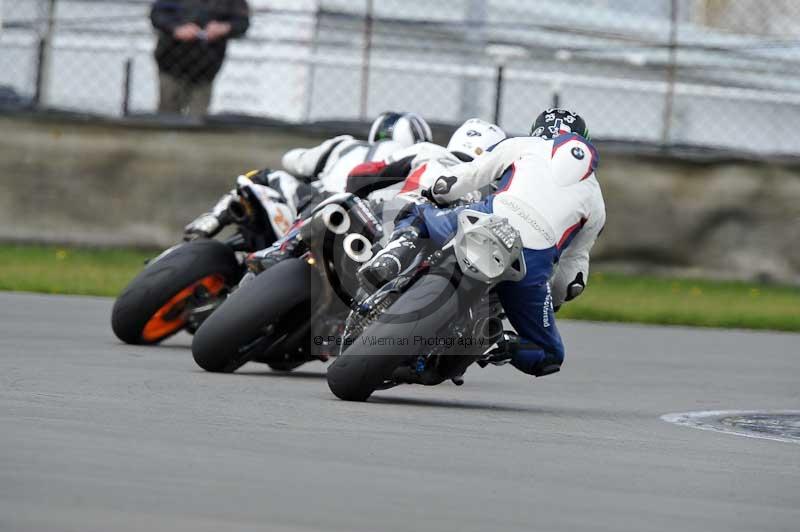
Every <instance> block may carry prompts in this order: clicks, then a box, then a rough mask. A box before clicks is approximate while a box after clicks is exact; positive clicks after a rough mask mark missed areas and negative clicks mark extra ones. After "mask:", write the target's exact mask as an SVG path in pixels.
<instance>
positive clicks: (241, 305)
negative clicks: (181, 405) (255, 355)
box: [192, 259, 316, 373]
mask: <svg viewBox="0 0 800 532" xmlns="http://www.w3.org/2000/svg"><path fill="white" fill-rule="evenodd" d="M315 279H316V273H315V272H314V270H313V269H312V268H311V267H310V266H309V265H308V264H307V263H306V262H305V261H303V260H300V259H290V260H285V261H283V262H280V263H278V264H276V265H275V266H273V267H271V268H269V269H268V270H267V271H265V272H263V273H262V274H260V275H258V276H257V277H256V278H255V279H253V280H251V281H250V282H249V283H247V284H246V285H245V286H243V287H242V288H241V289H239V290H237V291H236V292H234V293H233V294H232V295H231V296H230V297H229V298H228V299H227V300H225V302H224V303H223V304H222V305H221V306H220V307H219V308H218V309H217V310H216V311H215V312H214V313H213V314H212V315H211V317H209V318H208V319H207V320H206V321H205V322H203V324H202V325H201V326H200V329H198V330H197V333H195V336H194V339H193V340H192V355H193V356H194V360H195V362H197V365H198V366H200V367H201V368H203V369H204V370H206V371H211V372H215V373H231V372H233V371H236V370H237V369H239V367H241V366H242V365H243V364H244V363H245V362H247V361H248V360H247V359H246V358H245V359H243V358H242V349H243V348H244V347H245V346H248V345H250V344H252V343H253V342H254V341H256V340H258V338H259V337H260V336H262V335H263V334H264V329H265V328H266V327H267V326H269V325H276V326H278V328H279V329H287V331H286V332H290V331H288V329H290V328H292V326H293V325H291V324H301V323H308V320H309V319H310V316H311V298H312V293H314V290H315V286H316V284H315V282H314V281H315Z"/></svg>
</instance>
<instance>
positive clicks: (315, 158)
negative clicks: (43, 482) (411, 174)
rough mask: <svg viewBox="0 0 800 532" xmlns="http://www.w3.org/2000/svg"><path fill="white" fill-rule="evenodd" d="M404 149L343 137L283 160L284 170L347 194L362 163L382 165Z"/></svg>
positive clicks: (395, 144)
mask: <svg viewBox="0 0 800 532" xmlns="http://www.w3.org/2000/svg"><path fill="white" fill-rule="evenodd" d="M402 148H403V145H402V144H400V143H398V142H395V141H393V140H384V141H379V142H375V143H372V144H370V143H369V142H366V141H361V140H356V139H354V138H353V137H351V136H350V135H342V136H339V137H334V138H332V139H329V140H326V141H325V142H323V143H322V144H320V145H319V146H316V147H314V148H308V149H305V148H298V149H295V150H292V151H290V152H288V153H286V155H284V156H283V167H284V169H285V170H286V171H287V172H289V173H290V174H292V175H294V176H295V177H297V178H300V179H305V180H312V179H317V180H319V184H318V185H316V186H319V187H320V188H321V189H322V190H325V191H327V192H332V193H338V192H344V191H345V188H346V187H347V176H348V175H349V174H350V171H351V170H352V169H353V168H355V167H356V166H358V165H359V164H361V163H365V162H370V161H381V160H383V159H386V158H387V157H389V156H390V155H391V154H392V153H394V152H396V151H398V150H400V149H402Z"/></svg>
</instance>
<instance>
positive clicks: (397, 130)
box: [369, 112, 433, 148]
mask: <svg viewBox="0 0 800 532" xmlns="http://www.w3.org/2000/svg"><path fill="white" fill-rule="evenodd" d="M382 140H393V141H395V142H398V143H399V144H401V145H402V146H403V147H405V148H407V147H409V146H412V145H414V144H417V143H419V142H433V134H432V133H431V126H429V125H428V123H427V122H426V121H425V119H423V118H422V117H421V116H419V115H418V114H416V113H392V112H387V113H383V114H382V115H381V116H379V117H378V118H376V119H375V122H373V123H372V128H370V130H369V142H370V143H374V142H379V141H382Z"/></svg>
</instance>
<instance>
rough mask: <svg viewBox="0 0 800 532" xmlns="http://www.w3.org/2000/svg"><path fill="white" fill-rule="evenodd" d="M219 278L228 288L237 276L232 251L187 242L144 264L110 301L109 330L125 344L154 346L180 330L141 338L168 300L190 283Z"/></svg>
mask: <svg viewBox="0 0 800 532" xmlns="http://www.w3.org/2000/svg"><path fill="white" fill-rule="evenodd" d="M210 275H221V276H222V277H224V279H225V281H226V284H227V285H228V286H232V285H235V284H236V283H237V282H238V281H239V278H240V277H241V266H240V265H239V263H238V262H237V261H236V255H235V254H234V252H233V250H232V249H231V248H230V247H229V246H226V245H225V244H223V243H222V242H218V241H216V240H196V241H194V242H187V243H185V244H182V245H180V246H179V247H177V248H175V249H174V250H172V251H171V252H170V253H168V254H167V255H166V256H164V257H163V258H161V259H159V260H157V261H155V262H153V263H151V264H149V265H147V266H146V267H145V269H144V270H142V271H141V272H140V273H139V275H137V276H136V277H135V278H134V279H133V281H131V282H130V284H128V286H127V287H126V288H125V290H124V291H123V292H122V293H121V294H120V295H119V297H118V298H117V300H116V301H115V302H114V308H113V310H112V311H111V329H112V330H113V331H114V334H115V335H116V336H117V338H119V339H120V340H122V341H123V342H125V343H128V344H134V345H148V344H157V343H159V342H161V341H163V340H165V339H166V338H168V337H170V336H172V335H173V334H176V333H177V332H179V331H180V330H182V329H183V327H180V328H178V329H177V330H175V331H170V332H169V333H168V334H164V335H161V336H159V337H155V338H144V337H143V336H142V335H143V332H144V329H145V326H146V325H147V324H148V322H149V321H150V320H151V318H152V317H153V316H154V314H155V313H156V312H157V311H158V310H159V309H161V308H162V307H163V306H164V305H166V304H167V303H168V302H169V301H170V299H172V298H173V297H175V296H176V295H177V294H179V293H180V292H181V291H183V290H184V289H186V288H187V287H190V286H191V285H192V284H194V283H196V282H198V281H200V280H202V279H204V278H206V277H208V276H210Z"/></svg>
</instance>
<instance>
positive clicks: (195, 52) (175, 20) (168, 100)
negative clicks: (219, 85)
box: [150, 0, 250, 117]
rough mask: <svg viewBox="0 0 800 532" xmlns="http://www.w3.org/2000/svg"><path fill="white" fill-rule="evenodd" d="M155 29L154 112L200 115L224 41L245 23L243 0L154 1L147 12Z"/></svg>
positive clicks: (247, 14)
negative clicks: (156, 95)
mask: <svg viewBox="0 0 800 532" xmlns="http://www.w3.org/2000/svg"><path fill="white" fill-rule="evenodd" d="M150 19H151V20H152V22H153V26H154V27H155V28H156V29H157V30H158V31H159V38H158V45H157V46H156V53H155V56H156V62H157V63H158V70H159V85H160V87H159V89H160V90H159V104H158V112H159V113H173V114H186V115H189V116H194V117H201V116H204V115H205V114H206V113H207V111H208V106H209V104H210V103H211V90H212V83H213V81H214V78H215V77H216V75H217V73H218V72H219V70H220V68H222V62H223V61H224V60H225V50H226V48H227V45H228V39H235V38H237V37H241V36H243V35H244V34H245V33H246V32H247V28H248V27H249V26H250V8H249V7H248V5H247V1H246V0H156V2H154V3H153V7H152V10H151V12H150Z"/></svg>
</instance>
